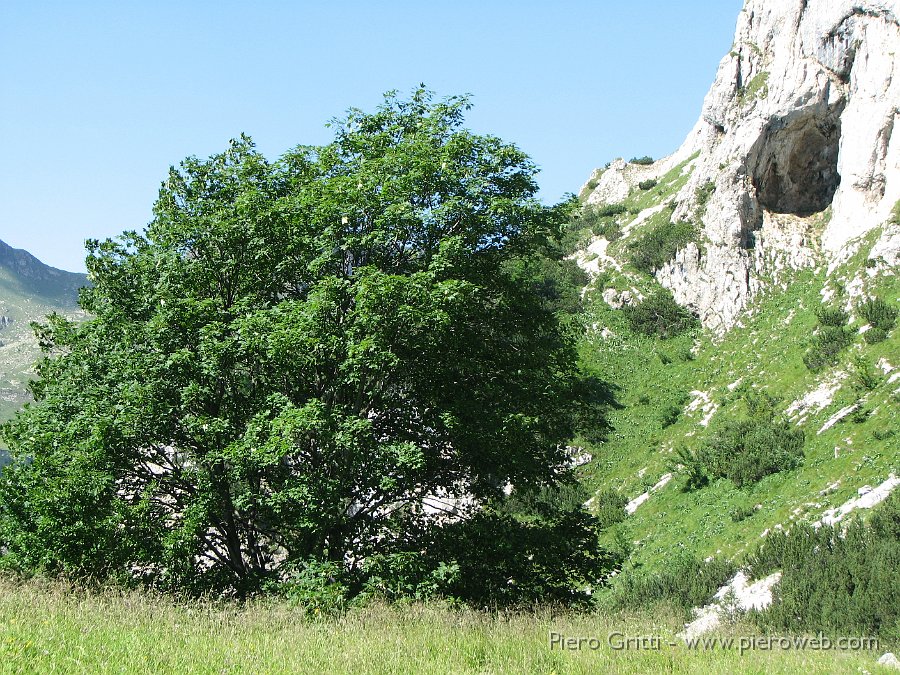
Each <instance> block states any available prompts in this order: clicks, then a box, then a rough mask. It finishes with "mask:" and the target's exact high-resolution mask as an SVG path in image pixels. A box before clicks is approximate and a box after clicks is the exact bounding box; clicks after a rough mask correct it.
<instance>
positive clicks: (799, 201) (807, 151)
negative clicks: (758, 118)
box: [753, 109, 841, 216]
mask: <svg viewBox="0 0 900 675" xmlns="http://www.w3.org/2000/svg"><path fill="white" fill-rule="evenodd" d="M839 113H840V111H839V110H834V109H832V110H829V111H827V112H825V113H822V112H821V111H819V112H816V111H804V112H801V113H800V114H798V115H794V116H792V117H790V118H780V119H776V120H774V121H772V122H770V123H769V124H768V126H767V128H766V130H765V131H764V132H763V135H762V137H761V139H760V141H761V143H762V149H761V151H760V152H759V154H758V160H757V164H756V168H755V170H754V171H753V186H754V188H755V189H756V196H757V199H758V201H759V203H760V205H761V206H762V207H763V208H765V209H767V210H769V211H772V212H774V213H790V214H795V215H798V216H810V215H813V214H815V213H820V212H821V211H824V210H825V209H827V208H828V207H829V206H830V205H831V202H832V201H833V200H834V194H835V192H837V189H838V186H839V185H840V184H841V176H840V174H839V173H838V153H839V150H840V138H841V121H840V114H839Z"/></svg>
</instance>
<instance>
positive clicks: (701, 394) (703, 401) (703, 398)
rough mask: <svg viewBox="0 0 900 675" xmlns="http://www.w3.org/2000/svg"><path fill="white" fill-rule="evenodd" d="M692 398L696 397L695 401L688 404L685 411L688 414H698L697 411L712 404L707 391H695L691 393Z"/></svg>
mask: <svg viewBox="0 0 900 675" xmlns="http://www.w3.org/2000/svg"><path fill="white" fill-rule="evenodd" d="M691 396H693V397H694V400H693V401H691V402H690V403H688V405H687V407H686V408H685V409H684V411H685V412H686V413H692V412H696V411H697V410H699V409H701V408H703V407H705V406H706V405H708V404H709V403H711V401H710V398H709V394H707V393H706V392H705V391H700V390H699V389H695V390H694V391H692V392H691Z"/></svg>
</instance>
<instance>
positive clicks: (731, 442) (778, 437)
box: [697, 419, 804, 487]
mask: <svg viewBox="0 0 900 675" xmlns="http://www.w3.org/2000/svg"><path fill="white" fill-rule="evenodd" d="M803 444H804V439H803V432H802V431H800V430H799V429H795V428H793V427H792V426H791V425H790V423H788V422H766V421H761V420H753V419H750V420H741V421H738V422H728V423H725V424H723V425H722V426H721V427H720V429H719V430H718V431H717V432H716V433H715V434H713V436H712V438H710V439H709V440H708V441H707V442H706V443H705V444H704V445H703V446H702V447H701V448H700V450H699V451H698V453H697V460H698V461H699V463H700V464H701V465H702V467H703V470H704V471H705V473H706V475H707V476H708V477H709V478H712V479H715V478H727V479H729V480H731V481H732V482H733V483H734V484H735V485H737V486H738V487H743V486H745V485H749V484H751V483H756V482H758V481H760V480H762V479H763V478H765V477H766V476H768V475H769V474H773V473H778V472H779V471H788V470H790V469H793V468H795V467H797V466H799V465H800V463H801V462H802V461H803Z"/></svg>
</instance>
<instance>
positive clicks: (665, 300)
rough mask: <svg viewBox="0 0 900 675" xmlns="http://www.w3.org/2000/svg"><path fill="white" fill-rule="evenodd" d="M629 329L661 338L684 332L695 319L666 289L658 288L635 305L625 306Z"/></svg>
mask: <svg viewBox="0 0 900 675" xmlns="http://www.w3.org/2000/svg"><path fill="white" fill-rule="evenodd" d="M623 311H624V312H625V316H626V318H627V319H628V323H629V325H630V326H631V330H633V331H634V332H636V333H642V334H644V335H651V336H655V337H658V338H660V339H662V340H666V339H668V338H672V337H675V336H676V335H680V334H681V333H685V332H687V331H689V330H691V329H692V328H694V327H695V326H696V325H697V319H696V318H695V317H694V316H693V315H692V314H691V313H690V312H688V311H687V310H686V309H685V308H684V307H682V306H681V305H679V304H678V303H677V302H675V298H673V297H672V294H671V293H670V292H669V291H668V290H666V289H660V290H658V291H656V293H654V294H653V295H651V296H649V297H647V298H645V299H644V300H643V301H642V302H639V303H638V304H636V305H633V306H630V307H625V308H624V310H623Z"/></svg>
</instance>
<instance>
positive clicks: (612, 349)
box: [578, 167, 900, 573]
mask: <svg viewBox="0 0 900 675" xmlns="http://www.w3.org/2000/svg"><path fill="white" fill-rule="evenodd" d="M681 168H682V167H679V168H678V169H676V170H675V171H673V172H672V174H671V175H669V176H667V177H665V178H663V179H662V180H661V181H660V184H659V187H658V188H657V189H655V190H652V191H649V192H648V191H642V190H635V191H634V192H633V193H632V196H631V197H630V198H629V199H628V200H627V201H626V202H625V203H624V204H623V205H606V206H601V207H599V208H595V209H594V210H593V212H591V210H590V209H588V210H587V211H586V213H587V214H588V217H587V218H585V220H584V223H583V224H584V225H586V226H590V227H592V228H593V231H594V233H595V234H597V233H598V232H599V233H603V234H608V233H609V232H612V233H613V236H611V237H610V239H611V240H612V243H610V244H609V246H608V248H607V249H606V255H608V256H611V257H612V258H613V259H614V261H615V264H609V261H608V260H607V261H606V263H604V264H602V265H601V266H600V271H599V274H598V276H597V277H596V278H595V280H594V282H593V284H592V286H591V287H589V289H588V292H587V293H586V301H587V311H588V324H589V325H592V326H593V327H594V330H592V331H591V332H590V333H589V335H588V338H587V339H586V340H585V342H584V343H583V345H582V349H581V356H582V359H583V362H584V364H585V365H586V367H588V368H589V369H592V370H594V371H595V372H596V373H597V374H598V375H600V376H601V377H604V378H606V379H607V380H608V381H610V382H611V384H612V385H613V386H614V389H615V391H616V392H617V398H618V402H619V405H620V408H619V409H617V410H615V411H614V412H613V414H612V417H611V422H612V425H613V431H612V433H611V435H610V438H609V439H608V440H607V441H606V442H604V443H602V444H600V445H592V444H591V443H590V442H588V441H587V440H584V442H583V443H581V445H583V446H584V447H585V449H586V450H588V451H589V452H590V453H591V455H592V456H593V460H592V461H591V462H590V463H589V464H587V465H586V466H584V467H582V468H581V472H582V476H583V480H584V481H585V483H586V484H587V485H588V486H589V487H590V488H591V490H592V492H593V493H594V494H595V497H594V499H593V500H592V501H591V502H590V505H591V507H592V508H593V509H594V510H595V511H597V512H601V513H602V512H604V510H608V509H609V508H610V505H611V504H621V503H626V502H629V501H631V500H634V499H636V498H638V497H640V496H641V495H643V494H645V493H646V494H647V495H648V496H647V497H646V498H645V499H644V500H643V501H641V503H640V504H639V505H638V506H637V507H636V508H635V509H634V510H633V513H632V514H630V515H628V516H627V517H625V518H624V520H622V522H619V523H617V524H616V525H614V526H613V527H612V528H610V529H609V530H608V531H607V543H608V544H609V545H610V546H613V547H618V548H620V549H624V551H623V552H624V553H626V554H627V555H628V562H627V564H626V573H627V571H628V570H629V569H636V568H642V569H643V570H644V571H654V570H662V569H664V568H665V566H666V564H667V562H668V561H670V560H671V557H672V555H673V554H674V553H676V552H679V551H682V552H685V553H687V554H690V555H692V556H694V557H696V558H697V559H699V560H703V559H707V558H710V557H714V558H717V559H727V560H730V561H731V562H733V563H734V564H736V565H741V564H743V563H744V562H745V561H746V558H747V555H748V554H749V553H752V552H754V551H755V550H756V549H757V548H758V546H759V544H760V543H761V542H762V541H763V540H764V537H765V536H766V534H767V533H768V532H771V531H775V530H778V529H782V528H784V529H787V528H789V527H790V526H791V525H792V524H793V523H795V522H815V521H817V520H819V519H820V518H821V517H822V515H823V513H825V512H826V511H827V510H828V509H832V508H835V507H839V506H840V505H842V504H844V503H845V502H847V501H848V500H850V499H851V498H854V497H856V496H857V495H858V494H860V492H859V491H860V490H861V489H862V492H865V491H866V486H877V485H879V484H881V483H883V482H884V481H885V480H886V479H888V477H889V476H890V475H891V474H900V375H898V373H900V329H898V328H897V323H900V322H897V321H895V322H894V326H893V328H891V329H889V330H887V331H885V334H884V335H879V336H878V337H880V338H881V339H878V338H876V337H875V333H870V334H869V335H868V337H867V335H866V333H867V332H868V331H873V330H875V328H874V327H872V326H868V325H867V324H868V321H867V320H866V318H864V316H863V314H865V313H866V312H867V311H869V310H867V309H866V308H864V307H863V305H864V304H865V303H866V301H867V300H868V301H869V302H870V303H874V304H873V305H870V306H880V307H888V308H891V307H892V308H894V313H896V309H897V308H900V279H898V278H897V276H896V271H895V270H892V269H891V268H890V267H889V266H887V265H885V264H884V261H879V260H878V259H877V258H873V257H871V255H870V253H871V249H872V246H873V244H874V242H875V241H876V240H877V238H878V235H879V234H880V233H881V231H880V230H876V231H873V232H870V233H869V234H868V235H867V236H866V237H865V238H863V239H862V240H858V241H856V242H853V243H852V244H851V246H850V247H849V249H848V250H851V251H855V253H854V254H853V255H852V256H851V257H850V258H849V259H848V260H845V261H844V262H843V264H841V265H840V266H839V267H837V269H834V270H831V273H830V274H829V273H828V270H827V268H826V265H825V263H824V259H823V261H821V262H820V263H819V264H818V266H816V267H813V268H809V269H804V270H793V271H790V270H783V271H782V272H781V273H780V274H779V278H778V279H769V280H766V281H767V283H765V284H764V290H763V292H761V293H760V294H759V295H758V296H757V298H756V299H755V301H754V304H753V305H752V306H751V307H749V308H748V309H747V310H746V311H745V313H744V315H743V317H742V319H741V321H740V322H739V324H738V325H737V326H736V327H734V328H733V329H732V330H730V331H729V332H727V333H726V334H724V335H723V336H717V335H713V334H711V333H710V332H708V331H705V330H702V329H699V328H694V329H692V330H688V331H686V332H682V333H680V334H678V335H676V336H675V337H669V338H667V339H661V338H659V337H656V336H648V335H645V334H642V333H641V332H639V331H635V330H634V324H633V322H631V321H629V310H627V309H613V308H612V307H611V306H610V305H609V304H608V303H607V302H606V301H605V300H604V299H603V293H604V291H607V295H609V289H616V291H618V292H621V291H626V290H630V291H632V292H634V291H635V290H637V291H638V292H640V293H641V294H643V295H644V296H651V295H653V294H654V292H658V291H659V290H661V289H660V287H659V285H658V284H657V283H656V281H655V280H654V279H653V278H652V276H650V275H649V274H646V273H645V272H644V271H641V262H642V261H643V260H645V259H646V258H647V257H648V256H652V255H664V254H665V249H666V246H665V244H666V242H665V237H666V236H670V234H671V233H672V232H674V231H677V229H678V226H673V225H669V224H668V219H669V217H670V212H668V211H667V210H665V209H664V210H663V211H661V212H660V215H659V216H658V217H654V218H649V219H647V220H646V221H645V222H643V224H638V225H637V226H636V227H635V228H633V231H631V228H629V227H628V226H629V225H630V224H631V223H633V222H635V220H636V219H635V216H636V215H637V214H638V213H640V212H641V211H642V210H643V209H646V208H648V207H652V206H654V205H656V204H665V203H667V200H669V199H671V197H672V196H673V194H674V192H675V191H677V189H679V187H680V185H681V184H683V181H684V177H683V175H682V173H681ZM620 206H621V208H619V207H620ZM598 212H599V216H598ZM895 213H897V212H895ZM607 214H615V215H607ZM600 216H602V217H603V218H604V219H605V220H601V219H600ZM827 218H828V212H827V211H826V212H825V213H823V214H818V215H816V216H812V217H810V218H808V219H806V225H807V226H808V228H809V230H810V231H812V232H816V231H819V232H820V231H821V230H822V229H823V227H824V225H825V223H826V222H827ZM895 219H897V216H895ZM598 221H599V225H598ZM886 225H887V224H886ZM684 229H685V230H687V231H688V232H689V236H694V237H696V239H697V243H698V245H699V246H700V247H701V250H702V246H703V242H702V241H700V240H699V237H697V235H696V234H692V233H690V227H689V225H688V226H686V227H685V228H684ZM623 230H624V231H625V232H626V233H627V234H626V235H625V236H624V237H620V233H621V232H622V231H623ZM654 230H657V231H662V232H664V233H665V234H664V235H660V237H659V238H658V239H662V240H663V242H662V245H656V247H655V249H654V250H650V251H649V252H647V251H646V250H642V247H645V248H649V247H650V246H649V244H651V243H653V244H659V241H658V239H657V240H655V239H654V237H655V233H654ZM587 236H588V235H587V233H585V232H583V233H582V235H581V238H580V240H581V241H582V242H585V241H586V240H587ZM680 245H684V242H683V241H682V242H680ZM672 248H673V249H674V248H675V246H674V245H673V246H672ZM659 251H663V253H662V254H660V253H659ZM578 255H580V256H581V260H582V263H583V264H585V263H591V262H593V261H594V260H595V259H596V256H595V255H592V254H589V253H584V252H582V253H580V254H578ZM825 298H827V301H826V300H825ZM878 303H881V304H880V305H879V304H878ZM885 311H887V313H889V314H890V313H891V310H890V309H888V310H885ZM842 312H845V313H842ZM829 317H831V318H829ZM823 322H824V323H828V322H831V323H834V324H840V325H835V326H833V327H830V328H829V327H828V326H826V325H823ZM829 331H830V332H829ZM829 335H836V336H838V337H837V338H836V339H838V340H839V341H838V342H837V343H830V342H828V339H827V338H826V336H829ZM835 345H836V346H835ZM832 348H833V351H835V352H836V353H834V355H833V356H832V352H831V351H829V350H831V349H832ZM822 353H826V355H825V356H824V357H822V359H820V360H822V362H821V363H820V362H818V361H817V360H816V358H815V357H817V355H818V356H821V354H822ZM807 362H809V364H811V366H812V367H810V365H807ZM762 408H764V409H766V411H767V412H766V413H765V415H763V417H765V420H766V421H765V422H758V425H763V426H765V425H768V426H766V429H767V430H771V429H784V433H785V434H791V433H794V432H792V431H791V430H799V432H800V433H799V434H797V438H802V457H801V458H800V459H799V463H798V465H797V466H793V467H790V466H783V467H780V468H781V469H783V470H774V471H772V472H771V473H769V474H768V475H765V476H764V477H762V479H761V480H758V481H756V480H752V481H747V482H746V483H745V484H742V485H739V483H740V482H741V481H740V480H739V479H738V480H735V479H729V478H726V477H720V478H716V477H713V478H712V479H710V478H709V477H705V478H703V477H701V478H702V480H699V482H700V483H705V484H702V485H700V486H697V485H691V466H692V465H693V464H692V462H694V460H698V457H702V456H703V454H704V453H707V454H709V451H710V449H714V448H715V447H716V446H717V444H720V442H721V440H722V439H723V438H725V437H727V434H728V433H729V429H733V428H735V427H736V426H737V425H738V424H739V423H741V422H742V421H744V422H745V423H746V424H745V427H743V428H752V426H753V424H757V422H755V421H754V420H758V419H760V413H759V410H760V409H762ZM779 433H780V432H779ZM698 461H699V460H698ZM697 465H698V466H699V463H698V464H697Z"/></svg>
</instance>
